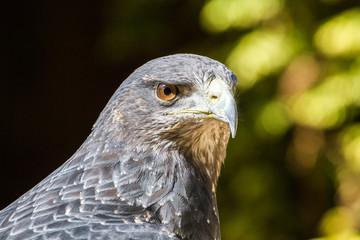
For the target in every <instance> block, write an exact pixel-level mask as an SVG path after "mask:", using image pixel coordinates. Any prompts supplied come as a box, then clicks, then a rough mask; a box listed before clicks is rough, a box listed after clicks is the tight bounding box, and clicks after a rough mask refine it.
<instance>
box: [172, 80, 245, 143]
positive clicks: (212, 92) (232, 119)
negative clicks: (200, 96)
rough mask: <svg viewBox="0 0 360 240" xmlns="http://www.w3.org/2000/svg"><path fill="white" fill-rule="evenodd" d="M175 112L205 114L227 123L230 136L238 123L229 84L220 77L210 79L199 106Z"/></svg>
mask: <svg viewBox="0 0 360 240" xmlns="http://www.w3.org/2000/svg"><path fill="white" fill-rule="evenodd" d="M176 113H194V114H206V115H207V117H208V118H214V119H216V120H219V121H222V122H225V123H227V124H229V127H230V131H231V136H232V138H235V135H236V129H237V124H238V113H237V106H236V102H235V99H234V96H233V94H232V91H231V88H230V87H229V85H228V84H227V83H226V82H225V81H224V80H222V79H219V78H215V79H214V80H212V81H211V82H210V84H209V86H208V88H207V90H206V100H205V101H204V103H203V104H201V105H199V106H195V107H192V108H190V109H185V110H181V111H178V112H173V113H169V114H176Z"/></svg>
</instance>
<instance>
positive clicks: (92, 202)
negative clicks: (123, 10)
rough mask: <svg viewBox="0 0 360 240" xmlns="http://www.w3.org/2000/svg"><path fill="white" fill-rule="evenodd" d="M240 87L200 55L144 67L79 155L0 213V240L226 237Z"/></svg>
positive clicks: (181, 56)
mask: <svg viewBox="0 0 360 240" xmlns="http://www.w3.org/2000/svg"><path fill="white" fill-rule="evenodd" d="M236 83H237V78H236V76H235V75H234V73H233V72H232V71H231V70H229V69H228V68H227V67H226V66H225V65H223V64H221V63H219V62H217V61H215V60H212V59H210V58H207V57H203V56H198V55H193V54H175V55H170V56H166V57H162V58H157V59H154V60H151V61H149V62H147V63H146V64H144V65H143V66H141V67H140V68H138V69H136V70H135V71H134V72H133V73H132V74H131V75H130V76H129V77H128V78H127V79H126V80H125V81H124V82H123V83H122V84H121V85H120V87H119V88H118V89H117V90H116V92H115V93H114V95H113V96H112V97H111V99H110V101H109V102H108V104H107V105H106V106H105V108H104V110H103V111H102V113H101V114H100V116H99V118H98V119H97V121H96V122H95V124H94V126H93V129H92V132H91V134H90V135H89V137H88V138H87V139H86V140H85V142H84V143H83V144H82V145H81V147H80V148H79V149H78V150H77V151H76V152H75V154H74V155H73V156H72V157H71V158H70V159H68V160H67V161H66V162H65V163H64V164H63V165H62V166H60V167H59V168H58V169H57V170H55V171H54V172H53V173H52V174H50V175H49V176H48V177H47V178H45V179H44V180H43V181H41V182H40V183H39V184H37V185H36V186H35V187H34V188H32V189H31V190H29V191H28V192H27V193H25V194H24V195H23V196H21V197H20V198H19V199H17V200H16V201H15V202H13V203H12V204H11V205H9V206H8V207H7V208H5V209H3V210H2V211H1V212H0V239H2V240H5V239H6V240H15V239H21V240H22V239H104V240H105V239H117V240H130V239H173V240H175V239H189V240H190V239H196V240H202V239H205V240H209V239H220V238H221V236H220V229H219V217H218V209H217V203H216V195H215V188H216V183H217V179H218V176H219V172H220V168H221V165H222V163H223V161H224V158H225V154H226V147H227V143H228V140H229V137H230V135H231V134H232V136H233V137H234V136H235V132H236V127H237V108H236V103H235V100H234V90H235V85H236Z"/></svg>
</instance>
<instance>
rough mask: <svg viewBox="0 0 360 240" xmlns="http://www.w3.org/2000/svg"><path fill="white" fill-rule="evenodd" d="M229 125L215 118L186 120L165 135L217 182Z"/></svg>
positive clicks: (224, 154)
mask: <svg viewBox="0 0 360 240" xmlns="http://www.w3.org/2000/svg"><path fill="white" fill-rule="evenodd" d="M229 136H230V128H229V125H228V124H226V123H224V122H221V121H218V120H215V119H197V120H191V121H186V122H184V123H182V124H180V125H178V126H176V127H175V128H173V129H171V130H170V131H168V132H166V134H164V135H163V137H164V138H165V139H168V140H170V141H173V142H174V143H175V144H176V147H177V148H179V150H180V152H181V153H182V154H183V155H184V156H185V157H186V159H187V160H188V161H191V162H192V163H193V164H194V165H195V166H196V167H197V168H199V170H200V171H201V172H202V173H203V174H205V175H207V176H208V177H209V178H210V180H211V181H212V183H213V184H216V182H217V179H218V177H219V174H220V169H221V165H222V163H223V162H224V159H225V156H226V147H227V144H228V141H229Z"/></svg>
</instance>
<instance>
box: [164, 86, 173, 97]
mask: <svg viewBox="0 0 360 240" xmlns="http://www.w3.org/2000/svg"><path fill="white" fill-rule="evenodd" d="M171 93H172V91H171V89H170V88H169V87H166V88H164V94H165V95H166V96H169V95H170V94H171Z"/></svg>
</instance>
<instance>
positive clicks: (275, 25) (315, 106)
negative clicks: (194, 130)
mask: <svg viewBox="0 0 360 240" xmlns="http://www.w3.org/2000/svg"><path fill="white" fill-rule="evenodd" d="M176 4H178V5H179V7H178V8H177V9H178V10H177V11H174V12H168V11H167V9H170V7H169V6H170V5H176ZM358 4H359V3H358V1H356V0H354V1H351V0H349V1H346V0H315V1H310V0H305V1H303V0H209V1H205V2H204V1H184V2H183V3H182V4H179V1H161V0H157V1H153V2H151V3H150V2H149V1H128V3H124V2H122V1H120V0H119V1H111V4H110V3H109V4H108V8H107V10H106V11H105V12H106V14H105V15H106V18H107V21H106V24H107V25H106V26H107V27H106V29H105V32H104V33H103V38H102V39H101V41H100V44H99V52H100V53H101V54H103V55H104V57H105V58H109V59H111V61H117V60H119V61H122V60H124V59H126V58H128V57H131V54H132V53H133V52H134V51H137V52H144V54H145V53H146V54H149V55H151V54H152V55H156V53H159V56H160V55H164V51H163V49H166V48H172V49H174V51H175V50H176V51H177V52H194V53H199V54H202V55H207V56H209V57H212V58H215V59H218V60H220V61H222V62H224V63H225V64H227V65H228V66H229V67H230V68H231V69H232V70H233V71H234V72H235V73H236V75H237V76H238V79H239V84H238V92H239V109H240V124H239V127H238V128H239V129H238V132H237V137H236V139H234V140H231V141H230V144H229V152H228V157H227V160H226V163H225V166H224V168H223V171H222V175H221V178H220V182H219V187H218V203H219V209H220V217H221V228H222V237H223V239H224V240H236V239H246V240H260V239H274V240H275V239H276V240H282V239H284V240H287V239H289V240H291V239H321V240H327V239H329V240H330V239H334V240H337V239H339V240H347V239H360V233H359V227H360V217H359V216H360V124H359V120H360V115H359V107H360V57H359V56H360V7H358V6H357V5H358ZM172 9H173V8H172ZM151 11H153V12H152V13H150V12H151ZM154 11H158V13H159V14H158V15H157V14H156V13H155V14H154ZM153 16H157V17H153ZM190 25H194V27H193V28H188V26H190ZM174 28H175V29H174ZM195 35H196V37H192V36H195ZM179 36H181V38H179ZM189 39H190V40H191V41H189ZM162 47H163V48H162ZM165 54H166V53H165ZM167 54H170V53H169V52H167ZM119 56H121V57H119ZM116 58H120V59H116Z"/></svg>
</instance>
